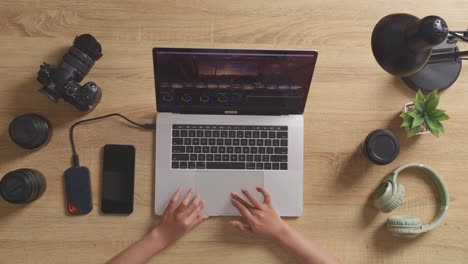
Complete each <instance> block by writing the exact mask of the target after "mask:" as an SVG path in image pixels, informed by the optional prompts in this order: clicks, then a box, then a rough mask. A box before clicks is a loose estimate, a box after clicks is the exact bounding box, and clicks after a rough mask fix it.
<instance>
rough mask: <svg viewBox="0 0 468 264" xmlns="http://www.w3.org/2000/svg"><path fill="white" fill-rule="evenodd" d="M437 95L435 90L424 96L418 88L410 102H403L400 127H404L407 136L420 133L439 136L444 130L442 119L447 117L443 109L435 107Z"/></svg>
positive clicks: (437, 102) (437, 99) (437, 101)
mask: <svg viewBox="0 0 468 264" xmlns="http://www.w3.org/2000/svg"><path fill="white" fill-rule="evenodd" d="M438 105H439V96H438V95H437V90H434V91H432V92H431V93H429V94H428V95H427V96H426V97H424V95H423V93H422V92H421V91H420V90H419V91H418V92H417V93H416V97H415V98H414V100H413V101H412V102H409V103H407V104H405V106H404V108H403V113H402V114H401V115H400V116H401V118H402V119H403V123H402V124H401V127H405V129H406V132H407V134H408V137H412V136H414V135H420V134H428V133H432V134H433V135H434V136H436V137H439V133H440V132H444V126H443V125H442V123H441V122H442V121H444V120H447V119H449V116H448V115H447V114H446V113H445V111H444V110H440V109H437V106H438Z"/></svg>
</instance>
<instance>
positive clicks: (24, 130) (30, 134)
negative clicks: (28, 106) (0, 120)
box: [9, 114, 52, 149]
mask: <svg viewBox="0 0 468 264" xmlns="http://www.w3.org/2000/svg"><path fill="white" fill-rule="evenodd" d="M9 133H10V138H11V140H13V142H15V143H16V144H17V145H18V146H20V147H22V148H25V149H36V148H39V147H42V146H44V145H45V144H46V143H47V142H48V141H49V140H50V138H51V135H52V126H51V125H50V123H49V121H48V120H47V119H45V118H44V117H42V116H40V115H36V114H26V115H22V116H19V117H17V118H15V119H14V120H13V121H12V122H11V123H10V128H9Z"/></svg>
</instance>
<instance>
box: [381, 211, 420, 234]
mask: <svg viewBox="0 0 468 264" xmlns="http://www.w3.org/2000/svg"><path fill="white" fill-rule="evenodd" d="M421 226H422V221H421V219H419V217H416V216H412V215H399V216H391V217H389V218H388V219H387V230H388V231H390V232H391V233H392V234H393V235H394V236H396V237H416V236H418V233H414V231H415V230H416V229H419V228H421Z"/></svg>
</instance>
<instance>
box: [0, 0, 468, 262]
mask: <svg viewBox="0 0 468 264" xmlns="http://www.w3.org/2000/svg"><path fill="white" fill-rule="evenodd" d="M395 12H406V13H410V14H414V15H417V16H420V17H422V16H425V15H429V14H437V15H440V16H442V17H444V18H445V19H446V21H447V23H448V24H449V26H450V27H451V28H452V29H464V28H466V27H467V24H466V14H467V13H468V6H467V5H466V1H465V0H447V1H436V0H427V1H421V0H419V1H411V2H407V1H400V0H396V1H386V0H385V1H383V0H376V1H365V0H354V1H341V0H326V1H325V0H299V1H293V0H286V1H266V0H259V1H252V0H240V1H215V0H192V1H182V0H175V1H174V0H164V1H162V0H161V1H155V0H140V1H129V0H101V1H88V0H86V1H74V0H63V1H38V0H15V1H10V0H7V1H1V2H0V47H1V48H0V58H1V60H0V175H4V174H5V173H7V172H8V171H11V170H14V169H18V168H22V167H30V168H35V169H38V170H40V171H41V172H43V173H44V174H45V176H46V178H47V183H48V186H47V191H46V193H45V195H44V196H43V197H42V198H41V199H39V200H38V201H36V202H34V203H32V204H30V205H27V206H14V205H10V204H7V203H5V202H3V201H1V202H0V256H1V257H0V263H104V262H105V261H106V260H108V259H109V258H111V257H112V256H113V255H115V254H117V253H118V252H119V251H120V250H122V249H124V248H125V247H127V246H128V245H130V244H131V243H132V242H134V241H135V240H137V239H139V238H141V237H142V236H143V234H145V233H146V232H147V231H148V230H149V229H150V228H151V227H152V226H153V225H154V224H155V223H157V222H158V218H157V217H155V216H154V214H153V207H154V201H153V197H154V196H153V194H154V187H153V183H154V140H153V138H154V134H153V133H151V132H146V131H141V130H138V129H133V128H129V127H128V126H127V125H126V124H124V123H122V122H120V121H118V120H107V121H103V122H99V123H94V124H93V125H83V126H82V127H79V128H78V129H77V133H76V138H77V142H78V143H77V144H78V148H79V152H80V157H81V163H82V164H85V165H86V166H88V167H89V168H90V170H91V173H92V190H93V193H94V195H93V199H94V206H95V209H94V211H93V212H92V213H91V214H90V215H87V216H83V217H69V216H67V215H66V213H65V209H64V205H65V198H64V188H63V171H64V170H65V169H66V168H68V167H69V166H70V145H69V142H68V137H67V135H68V129H69V127H70V125H71V124H72V123H74V122H76V121H77V120H79V119H81V118H85V117H93V116H98V115H102V114H107V113H111V112H120V113H123V114H126V115H128V116H131V117H132V118H133V119H135V120H140V121H150V120H152V119H153V118H154V115H155V109H156V107H155V98H154V81H153V66H152V57H151V49H152V48H153V47H156V46H159V47H166V46H168V47H171V46H176V47H233V48H277V49H278V48H290V49H291V48H298V49H299V48H306V49H317V50H319V52H320V55H319V61H318V64H317V68H316V72H315V76H314V80H313V83H312V87H311V92H310V94H309V98H308V103H307V108H306V112H305V114H304V117H305V142H306V146H305V153H304V155H305V174H304V215H303V216H302V217H300V218H298V219H288V220H287V221H288V222H289V223H290V224H291V225H292V226H294V227H295V228H297V229H299V230H300V231H301V232H303V233H304V234H305V235H306V236H308V237H309V238H310V239H313V240H315V241H317V242H318V243H320V244H322V245H323V246H324V247H326V248H327V249H329V250H330V251H332V252H334V253H335V254H336V255H337V256H338V257H339V258H340V259H341V260H342V261H343V262H344V263H399V264H400V263H466V259H468V253H467V252H468V244H467V243H466V239H465V238H466V236H467V235H468V232H467V230H468V222H467V221H466V219H467V218H468V213H467V212H468V210H467V203H468V198H467V195H468V191H467V184H466V172H467V166H468V165H467V160H468V159H467V157H468V150H467V148H466V146H467V145H468V108H467V106H466V105H467V104H466V102H467V100H468V90H467V89H466V87H467V86H468V73H467V72H466V70H463V71H462V74H461V76H460V78H459V80H458V81H457V82H456V84H455V85H454V86H453V87H452V88H450V89H449V90H447V91H445V92H444V93H443V95H442V98H441V108H443V109H446V110H447V111H448V113H449V115H450V116H451V117H452V119H450V120H449V121H447V122H446V131H447V132H446V133H445V134H443V135H442V136H441V137H440V138H439V139H436V138H434V137H432V136H422V137H419V138H416V139H410V140H408V139H406V138H405V136H404V132H403V130H402V129H400V128H399V123H400V120H399V118H398V116H397V115H398V112H399V111H400V109H401V107H402V106H403V104H404V103H405V102H407V101H409V100H410V99H411V98H412V97H413V96H414V93H413V92H412V91H411V90H410V89H408V88H406V87H405V85H404V84H403V83H402V82H401V81H400V80H399V79H396V78H394V77H392V76H390V75H388V74H386V73H385V72H384V71H383V70H382V69H381V68H380V67H379V66H378V65H377V63H376V62H375V60H374V58H373V56H372V52H371V49H370V36H371V32H372V29H373V26H374V25H375V23H377V21H378V20H379V19H380V18H382V17H383V16H385V15H387V14H391V13H395ZM84 32H90V33H92V34H94V35H95V36H96V37H97V38H98V40H99V41H100V42H101V43H102V46H103V50H104V57H103V58H102V59H101V60H100V61H98V62H97V64H96V66H95V67H94V68H93V69H92V71H91V73H90V74H89V75H88V76H87V78H86V79H87V80H93V81H95V82H96V83H98V84H99V85H100V86H101V87H102V88H103V93H104V95H103V99H102V102H101V104H100V105H99V106H98V108H97V109H96V110H95V111H93V112H92V113H90V114H88V115H86V116H85V115H83V114H81V113H78V112H77V111H76V110H75V109H73V108H72V107H71V106H70V105H68V104H66V103H63V102H61V103H59V104H57V105H55V104H53V103H52V102H51V101H50V100H49V99H48V98H46V97H45V96H42V95H40V94H38V93H37V91H36V90H37V89H38V88H39V83H37V81H36V80H35V79H36V73H37V71H38V67H39V64H40V63H41V62H42V61H48V62H49V63H54V64H55V63H56V62H57V61H58V59H59V58H60V57H61V56H62V55H63V53H64V51H65V49H66V48H67V47H68V46H69V45H70V44H71V42H72V40H73V37H74V36H75V35H78V34H80V33H84ZM461 46H462V47H464V48H465V49H467V48H468V46H467V45H464V46H463V45H461ZM28 112H35V113H39V114H42V115H44V116H47V117H48V118H49V119H50V121H51V122H52V124H53V127H54V135H53V139H52V141H51V142H50V144H49V145H48V146H47V147H45V148H43V149H41V150H39V151H33V152H30V151H25V150H21V149H19V148H18V147H16V146H15V145H14V144H13V143H12V142H11V141H10V140H9V138H8V134H7V132H8V131H7V129H8V125H9V122H10V121H11V120H12V119H13V118H14V117H15V116H17V115H19V114H23V113H28ZM376 128H389V129H391V130H392V131H394V132H395V133H396V134H397V135H398V137H399V138H400V140H401V143H402V149H401V154H400V155H399V157H398V159H397V160H396V161H395V162H393V163H392V164H390V165H387V166H373V165H370V164H369V163H368V162H367V161H366V160H365V159H364V158H363V157H362V156H361V155H360V154H359V152H358V151H357V149H358V146H359V144H360V143H361V141H362V140H363V139H364V137H365V136H366V135H367V133H369V132H370V131H372V130H374V129H376ZM107 143H116V144H119V143H121V144H135V145H136V148H137V164H136V185H135V211H134V213H133V214H131V215H129V216H123V217H119V216H104V215H101V214H100V213H99V209H100V205H99V202H98V201H99V200H100V197H99V193H100V191H99V190H100V175H101V173H100V171H101V160H102V157H101V156H102V146H103V145H104V144H107ZM412 161H420V162H424V163H427V164H430V165H431V166H433V167H434V168H436V169H437V170H438V171H439V172H440V173H441V174H442V175H443V177H444V179H445V181H446V183H447V186H448V189H449V191H450V195H451V198H450V203H451V204H450V210H449V214H448V216H447V218H446V220H445V221H444V223H443V225H442V226H441V227H439V228H437V229H436V230H434V231H432V232H430V233H428V234H426V235H424V236H422V237H420V238H419V239H417V240H401V239H396V238H393V237H392V236H391V235H389V233H388V232H387V231H386V230H385V229H384V228H383V223H384V222H385V219H386V218H387V217H388V216H387V215H384V214H382V213H378V212H377V211H376V210H375V209H374V208H373V207H372V203H371V201H370V195H371V193H372V191H373V190H374V188H375V187H376V186H377V185H378V184H379V182H380V181H381V180H382V179H383V178H384V177H385V176H386V175H387V174H388V173H389V172H390V171H391V170H392V169H394V168H395V167H396V166H398V165H401V164H404V163H406V162H412ZM400 179H401V181H402V182H404V184H405V185H406V187H407V190H408V195H407V197H406V199H405V201H404V203H403V204H402V206H401V207H400V208H399V209H398V210H397V212H396V213H398V214H414V215H418V216H420V217H421V218H422V219H423V221H430V220H431V218H432V217H433V216H434V215H435V213H436V199H437V196H436V194H435V189H434V186H433V185H432V183H431V182H430V181H428V180H427V179H426V178H425V177H424V176H423V175H420V174H419V173H418V172H412V171H409V172H406V173H404V174H403V175H402V176H401V178H400ZM227 220H228V219H227V218H212V219H210V220H208V221H207V222H206V223H204V224H203V225H201V226H200V227H199V228H197V229H196V230H195V231H193V232H192V233H190V234H189V235H188V236H186V237H185V238H183V239H182V240H181V241H180V242H178V243H177V244H175V245H174V246H172V247H171V248H169V249H168V250H166V251H164V252H163V253H162V254H161V255H160V256H158V257H156V258H154V259H153V262H154V263H191V264H196V263H221V262H222V263H294V260H293V258H292V256H290V255H289V254H288V253H286V252H284V251H282V250H281V249H279V248H278V247H277V246H276V245H274V244H271V243H268V242H265V241H260V240H256V239H252V238H248V237H244V236H242V235H240V234H238V233H237V232H235V231H234V230H232V229H231V228H229V227H228V226H227Z"/></svg>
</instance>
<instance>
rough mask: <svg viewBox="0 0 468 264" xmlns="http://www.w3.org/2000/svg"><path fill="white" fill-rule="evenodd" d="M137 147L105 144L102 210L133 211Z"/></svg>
mask: <svg viewBox="0 0 468 264" xmlns="http://www.w3.org/2000/svg"><path fill="white" fill-rule="evenodd" d="M134 180H135V147H134V146H131V145H105V146H104V164H103V173H102V190H101V210H102V212H103V213H110V214H130V213H132V212H133V190H134Z"/></svg>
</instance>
